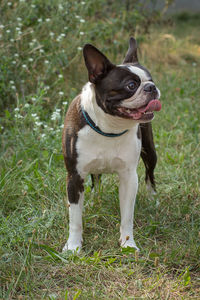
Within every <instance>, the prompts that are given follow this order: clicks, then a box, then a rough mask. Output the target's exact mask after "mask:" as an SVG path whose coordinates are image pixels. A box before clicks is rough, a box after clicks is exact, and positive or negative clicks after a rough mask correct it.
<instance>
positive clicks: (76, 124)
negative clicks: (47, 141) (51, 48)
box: [63, 38, 161, 251]
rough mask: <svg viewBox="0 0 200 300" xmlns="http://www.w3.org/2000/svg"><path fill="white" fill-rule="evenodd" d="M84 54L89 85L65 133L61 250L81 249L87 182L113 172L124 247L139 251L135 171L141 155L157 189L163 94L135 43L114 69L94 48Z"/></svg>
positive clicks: (72, 108) (148, 179) (70, 111)
mask: <svg viewBox="0 0 200 300" xmlns="http://www.w3.org/2000/svg"><path fill="white" fill-rule="evenodd" d="M83 54H84V58H85V64H86V67H87V69H88V74H89V82H88V83H87V84H86V85H85V86H84V87H83V90H82V92H81V94H80V95H78V96H77V97H76V98H75V99H74V100H73V101H72V103H71V104H70V107H69V109H68V111H67V114H66V119H65V126H64V131H63V153H64V159H65V164H66V168H67V172H68V176H67V194H68V201H69V238H68V241H67V243H66V245H65V246H64V248H63V251H66V250H73V251H74V250H78V251H79V250H80V249H81V245H82V209H83V201H84V179H85V178H86V176H87V175H88V174H102V173H113V172H115V173H118V175H119V179H120V187H119V199H120V212H121V226H120V244H121V246H122V247H127V246H129V247H134V248H136V249H138V248H137V246H136V244H135V241H134V238H133V215H134V204H135V198H136V193H137V188H138V177H137V171H136V170H137V165H138V161H139V157H140V154H141V156H142V159H143V161H144V164H145V167H146V183H147V184H148V185H150V186H151V187H152V188H153V189H154V190H155V182H154V174H153V171H154V168H155V165H156V161H157V157H156V152H155V147H154V143H153V134H152V127H151V123H149V122H150V121H152V120H153V118H154V113H153V111H159V110H160V109H161V103H160V101H159V100H158V99H159V98H160V91H159V89H158V88H157V87H156V86H155V84H154V82H153V80H152V77H151V74H150V73H149V71H148V70H147V69H145V68H144V67H143V66H141V65H140V64H139V62H138V58H137V44H136V41H135V39H134V38H130V42H129V49H128V52H127V54H126V57H125V59H124V61H123V63H122V64H121V65H114V64H112V63H111V62H110V61H109V60H108V59H107V57H106V56H105V55H104V54H102V53H101V52H100V51H99V50H98V49H96V48H95V47H94V46H92V45H90V44H86V45H85V47H84V49H83ZM141 123H142V124H141ZM141 148H142V151H141Z"/></svg>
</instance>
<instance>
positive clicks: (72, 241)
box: [63, 174, 84, 252]
mask: <svg viewBox="0 0 200 300" xmlns="http://www.w3.org/2000/svg"><path fill="white" fill-rule="evenodd" d="M67 194H68V201H69V238H68V240H67V243H66V244H65V246H64V248H63V251H67V250H72V251H78V252H79V251H80V249H81V246H82V210H83V202H84V187H83V179H82V178H81V177H80V176H79V175H78V174H73V175H72V176H68V184H67Z"/></svg>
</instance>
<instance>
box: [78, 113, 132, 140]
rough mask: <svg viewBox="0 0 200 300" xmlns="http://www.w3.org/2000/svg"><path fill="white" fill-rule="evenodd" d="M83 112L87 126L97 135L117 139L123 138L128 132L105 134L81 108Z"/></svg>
mask: <svg viewBox="0 0 200 300" xmlns="http://www.w3.org/2000/svg"><path fill="white" fill-rule="evenodd" d="M81 111H82V114H83V117H84V119H85V121H86V122H87V124H88V125H89V126H90V127H91V128H92V129H93V130H94V131H96V132H97V133H99V134H101V135H103V136H107V137H117V136H121V135H122V134H124V133H126V132H127V131H128V130H124V131H122V132H120V133H107V132H103V131H101V129H100V128H99V127H98V126H97V125H96V124H95V123H94V121H92V119H91V118H90V116H89V115H88V113H87V112H86V111H85V110H84V109H83V108H82V107H81Z"/></svg>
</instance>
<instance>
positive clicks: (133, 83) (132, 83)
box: [127, 81, 136, 91]
mask: <svg viewBox="0 0 200 300" xmlns="http://www.w3.org/2000/svg"><path fill="white" fill-rule="evenodd" d="M135 87H136V84H135V82H133V81H132V82H130V83H129V84H128V85H127V88H128V90H130V91H133V90H134V89H135Z"/></svg>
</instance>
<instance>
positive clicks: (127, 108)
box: [83, 38, 161, 123]
mask: <svg viewBox="0 0 200 300" xmlns="http://www.w3.org/2000/svg"><path fill="white" fill-rule="evenodd" d="M83 54H84V58H85V64H86V67H87V69H88V76H89V81H90V82H91V83H93V84H94V86H95V92H96V101H97V104H98V105H99V106H100V107H101V108H102V109H103V110H104V112H105V113H108V114H111V115H114V116H118V117H121V118H127V119H132V120H136V121H137V122H141V123H144V122H149V121H151V120H152V119H153V117H154V114H153V111H159V110H160V109H161V103H160V101H159V100H158V99H159V97H160V91H159V89H158V88H157V87H156V86H155V84H154V82H153V80H152V77H151V74H150V73H149V71H148V70H147V69H145V68H144V67H143V66H141V65H140V64H139V62H138V57H137V43H136V40H135V39H134V38H130V42H129V49H128V52H127V54H126V56H125V59H124V61H123V64H121V65H117V66H116V65H114V64H112V63H111V62H110V61H109V60H108V58H107V57H106V56H105V55H104V54H103V53H101V52H100V51H99V50H98V49H97V48H95V47H94V46H92V45H90V44H86V45H85V47H84V49H83Z"/></svg>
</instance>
